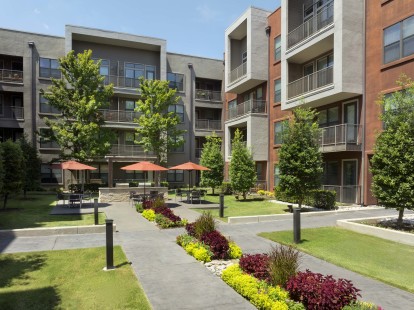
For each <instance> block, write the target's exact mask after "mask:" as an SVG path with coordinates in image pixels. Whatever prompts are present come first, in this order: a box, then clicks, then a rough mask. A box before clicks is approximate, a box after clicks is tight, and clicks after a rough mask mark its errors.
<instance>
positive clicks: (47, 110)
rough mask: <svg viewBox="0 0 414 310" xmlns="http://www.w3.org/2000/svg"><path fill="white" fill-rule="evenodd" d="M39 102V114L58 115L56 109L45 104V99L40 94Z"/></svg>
mask: <svg viewBox="0 0 414 310" xmlns="http://www.w3.org/2000/svg"><path fill="white" fill-rule="evenodd" d="M39 102H40V108H39V111H40V113H50V114H60V111H59V109H58V108H55V107H53V106H51V105H50V104H48V103H47V99H46V98H45V97H43V96H42V95H41V94H40V95H39Z"/></svg>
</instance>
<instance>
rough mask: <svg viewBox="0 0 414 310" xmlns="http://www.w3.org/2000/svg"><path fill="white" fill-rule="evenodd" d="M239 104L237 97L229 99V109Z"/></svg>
mask: <svg viewBox="0 0 414 310" xmlns="http://www.w3.org/2000/svg"><path fill="white" fill-rule="evenodd" d="M236 106H237V99H234V100H231V101H229V110H230V109H233V108H235V107H236Z"/></svg>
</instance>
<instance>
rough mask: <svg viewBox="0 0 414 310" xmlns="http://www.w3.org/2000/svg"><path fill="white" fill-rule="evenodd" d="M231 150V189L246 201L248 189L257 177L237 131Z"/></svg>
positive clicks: (250, 155) (246, 149)
mask: <svg viewBox="0 0 414 310" xmlns="http://www.w3.org/2000/svg"><path fill="white" fill-rule="evenodd" d="M231 149H232V151H231V162H230V182H231V187H232V188H233V190H235V191H236V192H239V193H241V195H242V196H243V199H246V195H247V193H248V192H249V190H250V188H252V187H253V186H254V184H255V183H256V179H257V176H256V169H255V164H254V161H253V157H252V154H251V152H250V151H249V149H248V148H247V147H246V145H245V144H244V143H243V135H242V133H241V132H240V131H239V130H238V129H237V130H236V132H235V134H234V139H233V141H232V144H231Z"/></svg>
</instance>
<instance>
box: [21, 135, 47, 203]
mask: <svg viewBox="0 0 414 310" xmlns="http://www.w3.org/2000/svg"><path fill="white" fill-rule="evenodd" d="M19 144H20V148H21V150H22V152H23V157H24V171H23V173H24V178H23V185H22V187H23V193H24V198H26V193H27V191H30V190H37V189H38V188H39V186H40V165H41V163H42V161H41V160H40V157H39V153H38V152H37V149H36V147H34V146H33V145H32V144H31V143H30V142H28V141H27V137H22V138H21V139H20V140H19Z"/></svg>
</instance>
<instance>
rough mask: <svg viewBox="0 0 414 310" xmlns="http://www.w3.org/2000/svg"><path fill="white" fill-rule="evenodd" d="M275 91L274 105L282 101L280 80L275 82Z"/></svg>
mask: <svg viewBox="0 0 414 310" xmlns="http://www.w3.org/2000/svg"><path fill="white" fill-rule="evenodd" d="M274 83H275V85H274V89H275V96H274V99H273V102H274V103H277V102H280V101H282V85H281V83H280V79H277V80H275V81H274Z"/></svg>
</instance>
